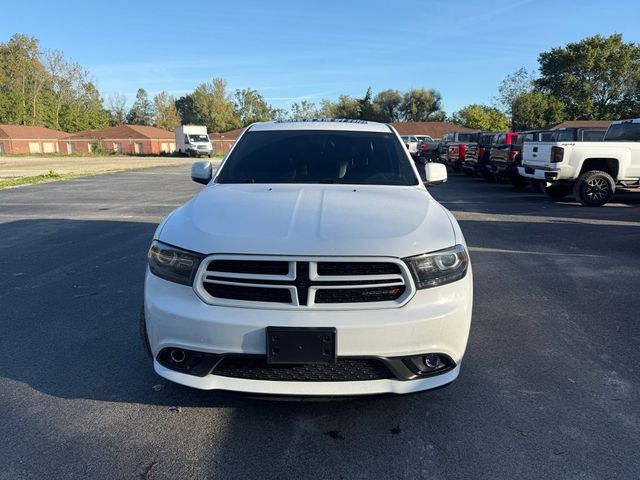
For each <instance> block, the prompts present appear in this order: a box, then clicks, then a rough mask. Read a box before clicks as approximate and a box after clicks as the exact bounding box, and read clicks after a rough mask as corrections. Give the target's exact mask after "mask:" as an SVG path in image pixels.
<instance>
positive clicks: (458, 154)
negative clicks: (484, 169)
mask: <svg viewBox="0 0 640 480" xmlns="http://www.w3.org/2000/svg"><path fill="white" fill-rule="evenodd" d="M482 133H485V132H449V133H447V134H445V135H444V136H443V137H442V141H441V142H440V146H439V147H438V151H439V153H440V161H441V162H442V163H444V164H445V165H447V166H448V167H449V168H451V169H452V170H453V171H455V172H459V171H461V170H462V163H463V162H464V160H465V158H466V155H467V148H468V147H469V146H471V145H475V144H477V143H478V138H479V137H480V135H481V134H482Z"/></svg>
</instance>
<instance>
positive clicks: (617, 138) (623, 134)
mask: <svg viewBox="0 0 640 480" xmlns="http://www.w3.org/2000/svg"><path fill="white" fill-rule="evenodd" d="M604 140H605V141H606V142H640V123H631V122H626V123H616V124H613V125H611V126H610V127H609V130H608V131H607V135H606V136H605V137H604Z"/></svg>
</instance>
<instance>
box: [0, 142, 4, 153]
mask: <svg viewBox="0 0 640 480" xmlns="http://www.w3.org/2000/svg"><path fill="white" fill-rule="evenodd" d="M0 153H4V143H0Z"/></svg>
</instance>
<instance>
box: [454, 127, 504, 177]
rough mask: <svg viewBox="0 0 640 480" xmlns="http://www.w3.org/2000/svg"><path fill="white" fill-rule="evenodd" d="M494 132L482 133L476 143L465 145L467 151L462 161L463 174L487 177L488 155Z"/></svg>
mask: <svg viewBox="0 0 640 480" xmlns="http://www.w3.org/2000/svg"><path fill="white" fill-rule="evenodd" d="M495 136H496V134H495V133H482V134H480V136H479V137H478V143H476V144H471V145H468V146H467V153H466V155H465V157H464V162H462V172H463V173H464V174H465V175H470V176H471V175H479V176H483V177H485V178H486V177H487V175H488V173H489V155H490V153H491V146H492V145H493V140H494V138H495Z"/></svg>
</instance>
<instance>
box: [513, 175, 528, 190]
mask: <svg viewBox="0 0 640 480" xmlns="http://www.w3.org/2000/svg"><path fill="white" fill-rule="evenodd" d="M509 183H511V186H512V187H513V188H525V187H526V186H527V183H528V182H527V179H526V178H523V177H521V176H520V175H518V174H512V175H510V176H509Z"/></svg>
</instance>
